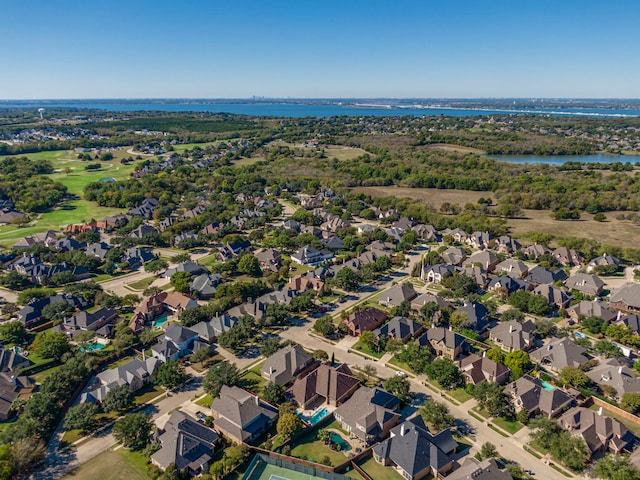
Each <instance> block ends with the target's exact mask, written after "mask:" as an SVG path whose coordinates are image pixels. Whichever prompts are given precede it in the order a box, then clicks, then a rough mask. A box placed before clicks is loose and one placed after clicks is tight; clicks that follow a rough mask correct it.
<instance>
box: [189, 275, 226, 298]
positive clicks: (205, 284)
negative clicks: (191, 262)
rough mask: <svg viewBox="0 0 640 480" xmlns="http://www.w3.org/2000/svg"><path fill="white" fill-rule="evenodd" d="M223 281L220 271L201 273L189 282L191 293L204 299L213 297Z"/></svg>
mask: <svg viewBox="0 0 640 480" xmlns="http://www.w3.org/2000/svg"><path fill="white" fill-rule="evenodd" d="M220 282H222V275H220V274H218V273H201V274H200V275H198V276H197V277H194V278H193V279H192V280H191V283H190V284H189V288H190V289H191V293H193V294H194V295H195V296H197V297H198V298H200V299H202V300H207V299H210V298H213V297H214V296H215V294H216V291H217V289H218V285H219V284H220Z"/></svg>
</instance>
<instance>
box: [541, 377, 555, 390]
mask: <svg viewBox="0 0 640 480" xmlns="http://www.w3.org/2000/svg"><path fill="white" fill-rule="evenodd" d="M540 383H541V384H542V388H544V389H545V390H549V391H551V390H555V389H556V387H554V386H553V385H551V384H550V383H548V382H545V381H544V380H540Z"/></svg>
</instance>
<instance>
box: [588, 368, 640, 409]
mask: <svg viewBox="0 0 640 480" xmlns="http://www.w3.org/2000/svg"><path fill="white" fill-rule="evenodd" d="M587 377H589V378H590V379H591V381H592V382H593V383H596V384H598V385H600V386H603V385H608V386H609V387H611V388H613V389H614V390H615V392H616V394H615V397H614V398H615V399H616V401H617V402H620V401H621V400H622V395H624V394H625V393H640V378H638V377H636V375H635V374H634V373H633V370H631V369H630V368H629V367H627V366H626V365H622V364H621V363H620V362H618V360H616V359H615V358H609V359H607V360H605V361H603V362H601V363H600V364H598V365H596V366H595V367H593V368H592V369H591V370H589V371H588V372H587Z"/></svg>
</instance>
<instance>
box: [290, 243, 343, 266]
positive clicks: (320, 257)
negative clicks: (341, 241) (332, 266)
mask: <svg viewBox="0 0 640 480" xmlns="http://www.w3.org/2000/svg"><path fill="white" fill-rule="evenodd" d="M332 258H334V255H333V253H331V251H330V250H327V249H326V248H323V249H322V250H318V249H317V248H315V247H312V246H311V245H305V246H304V247H302V248H300V249H299V250H298V251H297V252H295V253H294V254H293V255H291V260H293V261H294V262H296V263H299V264H300V265H316V264H318V263H322V262H324V261H326V260H330V259H332Z"/></svg>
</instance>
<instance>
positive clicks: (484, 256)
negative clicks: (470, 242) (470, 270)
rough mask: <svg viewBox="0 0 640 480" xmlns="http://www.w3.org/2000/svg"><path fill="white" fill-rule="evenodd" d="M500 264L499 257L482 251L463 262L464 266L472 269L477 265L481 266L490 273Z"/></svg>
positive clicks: (487, 251) (490, 252)
mask: <svg viewBox="0 0 640 480" xmlns="http://www.w3.org/2000/svg"><path fill="white" fill-rule="evenodd" d="M499 263H500V259H499V258H498V256H497V255H496V254H495V253H493V252H492V251H490V250H481V251H479V252H476V253H474V254H473V255H471V256H470V257H469V258H467V259H466V260H464V261H463V262H462V266H463V267H466V266H469V267H472V266H476V265H480V266H481V267H482V268H484V269H485V270H486V271H488V272H493V270H494V269H495V267H496V265H498V264H499Z"/></svg>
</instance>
